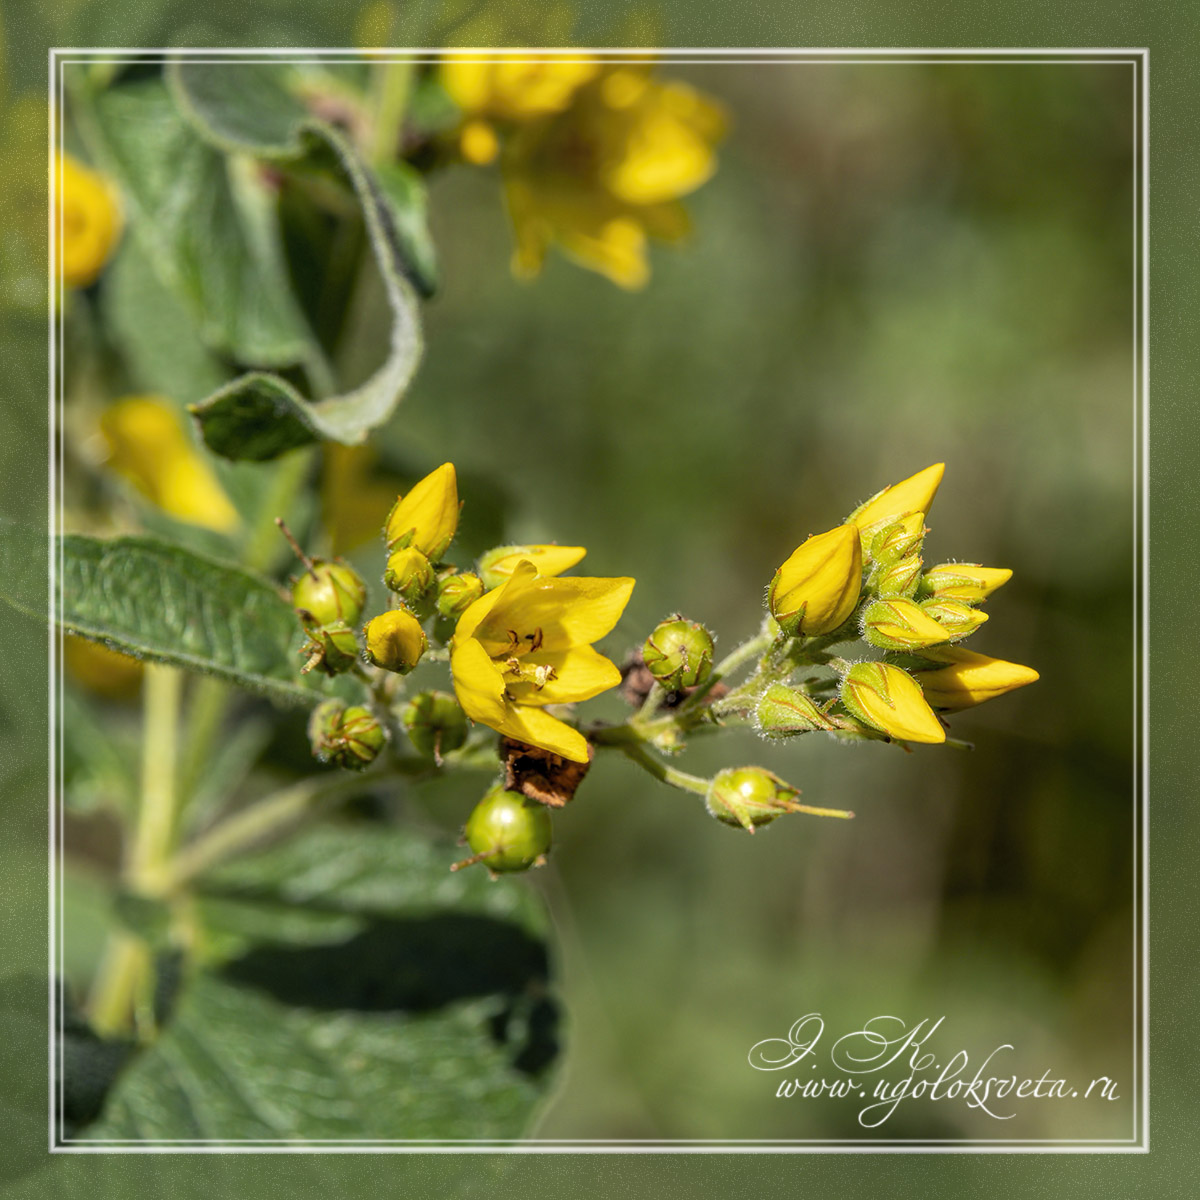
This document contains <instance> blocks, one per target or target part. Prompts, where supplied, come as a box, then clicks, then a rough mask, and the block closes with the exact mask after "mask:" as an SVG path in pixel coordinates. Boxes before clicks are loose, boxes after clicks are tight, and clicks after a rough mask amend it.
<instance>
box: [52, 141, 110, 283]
mask: <svg viewBox="0 0 1200 1200" xmlns="http://www.w3.org/2000/svg"><path fill="white" fill-rule="evenodd" d="M55 167H56V170H57V173H58V174H57V181H58V189H57V192H56V195H57V199H58V209H57V211H56V212H55V213H54V229H55V235H56V236H57V237H59V239H60V240H59V246H58V262H59V270H60V271H61V273H62V278H63V280H64V281H65V282H66V283H68V284H70V285H71V286H73V287H85V286H86V285H87V284H89V283H91V282H92V281H93V280H94V279H95V278H96V277H97V276H98V275H99V274H100V272H101V270H103V268H104V264H105V263H106V262H108V260H109V257H110V256H111V255H112V252H113V248H114V247H115V246H116V244H117V239H118V238H119V237H120V235H121V210H120V207H119V206H118V203H117V195H116V192H115V190H114V189H113V187H112V185H111V184H110V183H109V182H108V180H107V179H106V178H105V177H104V176H103V175H101V174H99V173H98V172H96V171H92V170H90V169H89V168H87V167H85V166H84V165H83V164H82V163H80V162H78V161H76V160H75V159H74V158H72V157H71V156H70V155H69V154H60V155H57V156H56V158H55Z"/></svg>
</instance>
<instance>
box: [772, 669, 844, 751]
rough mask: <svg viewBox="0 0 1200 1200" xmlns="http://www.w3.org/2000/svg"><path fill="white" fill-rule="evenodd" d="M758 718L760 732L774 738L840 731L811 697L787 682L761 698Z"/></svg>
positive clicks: (776, 686)
mask: <svg viewBox="0 0 1200 1200" xmlns="http://www.w3.org/2000/svg"><path fill="white" fill-rule="evenodd" d="M754 715H755V719H756V721H757V724H758V728H759V731H760V732H761V733H763V734H765V735H766V736H767V737H772V738H783V737H790V736H791V735H793V734H797V733H811V732H812V731H813V730H815V729H822V730H830V729H836V728H837V726H836V725H835V724H834V722H833V721H832V720H830V718H829V717H828V716H827V715H826V714H825V713H824V712H822V711H821V709H820V708H818V707H817V704H816V702H815V701H814V700H813V699H812V697H811V696H808V695H806V694H805V693H804V692H802V691H801V690H800V689H799V688H794V687H789V686H788V685H787V684H786V683H773V684H771V686H770V687H769V688H767V690H766V691H765V692H763V694H762V695H761V696H760V697H759V699H758V704H757V706H756V708H755V712H754Z"/></svg>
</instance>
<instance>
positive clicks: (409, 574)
mask: <svg viewBox="0 0 1200 1200" xmlns="http://www.w3.org/2000/svg"><path fill="white" fill-rule="evenodd" d="M383 582H384V585H385V586H386V587H387V588H388V589H389V590H390V591H393V592H396V593H397V594H398V595H399V596H401V597H402V598H403V599H404V601H405V602H406V603H407V604H408V605H409V606H410V607H412V608H416V607H417V606H418V605H419V604H420V603H421V601H422V600H423V599H424V598H425V593H426V592H428V591H429V589H430V588H431V587H433V567H431V566H430V565H429V559H427V558H426V557H425V555H424V554H422V553H421V551H420V550H415V549H413V548H412V547H411V546H406V547H404V548H403V549H400V550H393V551H392V552H391V554H389V555H388V560H387V567H386V568H385V569H384V572H383Z"/></svg>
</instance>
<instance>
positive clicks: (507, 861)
mask: <svg viewBox="0 0 1200 1200" xmlns="http://www.w3.org/2000/svg"><path fill="white" fill-rule="evenodd" d="M463 835H464V837H465V838H466V840H467V845H468V846H470V847H471V849H472V851H474V854H473V856H472V857H471V858H468V859H465V860H464V861H463V862H460V863H455V864H454V866H453V867H452V868H451V869H452V870H458V869H459V868H461V867H468V866H471V865H473V864H474V863H477V862H479V863H483V864H484V865H485V866H486V867H487V868H488V870H489V871H491V872H493V873H494V874H495V873H500V872H507V871H528V870H529V868H530V867H534V866H539V865H540V864H541V862H542V860H543V859H544V857H545V855H546V853H547V851H548V850H549V849H550V836H551V823H550V811H549V809H547V808H546V807H544V806H543V805H541V804H536V803H534V802H532V801H529V800H526V799H525V797H524V796H522V795H521V793H520V792H508V791H505V790H504V788H502V787H494V788H493V789H492V790H491V791H490V792H488V794H487V795H486V796H484V798H483V799H482V800H480V802H479V803H478V804H477V805H476V806H475V808H474V809H473V810H472V812H471V815H470V816H469V817H468V818H467V824H466V827H465V828H464V829H463Z"/></svg>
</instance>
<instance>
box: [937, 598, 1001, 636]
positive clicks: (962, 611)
mask: <svg viewBox="0 0 1200 1200" xmlns="http://www.w3.org/2000/svg"><path fill="white" fill-rule="evenodd" d="M921 611H922V612H923V613H925V615H926V616H930V617H932V618H933V619H934V620H935V621H936V622H937V623H938V624H939V625H940V626H941V627H942V628H943V629H944V630H945V631H946V632H947V633H948V634H949V635H950V639H951V640H952V641H958V640H959V639H960V638H965V637H967V636H968V635H969V634H972V633H974V632H975V630H977V629H978V628H979V627H980V625H982V624H983V623H984V621H986V620H987V619H988V615H987V613H985V612H980V611H979V609H977V608H972V607H971V606H970V605H969V604H966V603H964V602H963V601H962V600H946V599H941V598H936V597H935V598H934V599H933V600H923V601H922V602H921Z"/></svg>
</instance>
